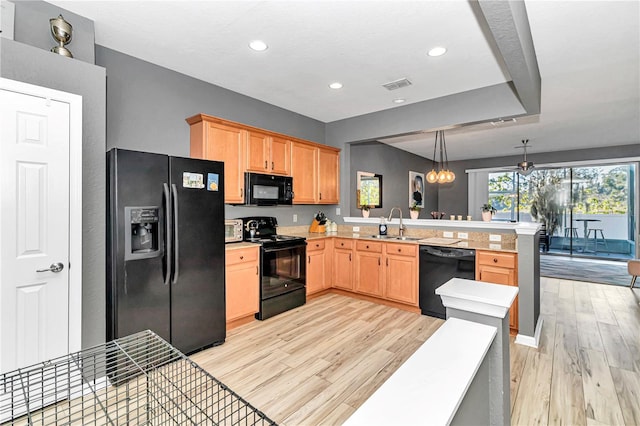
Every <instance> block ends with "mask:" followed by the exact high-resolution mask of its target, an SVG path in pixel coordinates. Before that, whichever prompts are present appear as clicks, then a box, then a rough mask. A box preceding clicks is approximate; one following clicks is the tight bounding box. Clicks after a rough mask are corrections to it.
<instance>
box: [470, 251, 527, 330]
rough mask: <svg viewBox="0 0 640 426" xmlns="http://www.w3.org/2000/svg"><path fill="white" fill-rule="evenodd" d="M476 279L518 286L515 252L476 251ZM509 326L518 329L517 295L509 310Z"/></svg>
mask: <svg viewBox="0 0 640 426" xmlns="http://www.w3.org/2000/svg"><path fill="white" fill-rule="evenodd" d="M476 280H477V281H484V282H488V283H495V284H503V285H510V286H515V287H517V286H518V257H517V255H516V254H515V253H497V252H491V251H481V250H477V251H476ZM509 328H510V329H511V332H512V333H515V332H517V331H518V297H517V296H516V299H515V300H514V301H513V304H512V305H511V309H510V310H509Z"/></svg>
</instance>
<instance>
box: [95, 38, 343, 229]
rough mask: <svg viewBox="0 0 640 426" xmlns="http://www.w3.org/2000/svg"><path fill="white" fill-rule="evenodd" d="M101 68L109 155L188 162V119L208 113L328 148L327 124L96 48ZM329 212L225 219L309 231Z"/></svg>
mask: <svg viewBox="0 0 640 426" xmlns="http://www.w3.org/2000/svg"><path fill="white" fill-rule="evenodd" d="M96 63H98V64H99V65H101V66H103V67H105V68H106V69H107V149H111V148H114V147H117V148H125V149H133V150H139V151H150V152H157V153H162V154H168V155H177V156H184V157H188V156H189V125H188V124H187V122H186V121H185V119H186V118H187V117H191V116H193V115H195V114H199V113H205V114H208V115H213V116H216V117H221V118H225V119H228V120H232V121H236V122H239V123H243V124H247V125H251V126H256V127H259V128H263V129H267V130H272V131H275V132H280V133H284V134H286V135H289V136H294V137H298V138H302V139H306V140H311V141H315V142H320V143H323V142H324V138H325V135H324V128H325V125H324V123H322V122H320V121H317V120H313V119H310V118H308V117H305V116H302V115H300V114H296V113H293V112H291V111H287V110H285V109H282V108H278V107H275V106H273V105H270V104H267V103H265V102H261V101H259V100H256V99H253V98H250V97H247V96H244V95H240V94H238V93H235V92H232V91H230V90H227V89H223V88H221V87H218V86H214V85H211V84H208V83H205V82H203V81H201V80H197V79H194V78H191V77H188V76H186V75H184V74H180V73H177V72H174V71H171V70H168V69H166V68H162V67H159V66H157V65H153V64H151V63H149V62H145V61H142V60H140V59H137V58H134V57H132V56H128V55H125V54H123V53H120V52H117V51H114V50H111V49H108V48H105V47H102V46H96ZM318 210H324V212H325V213H326V214H327V216H328V217H329V218H331V219H334V218H335V209H334V208H332V207H329V206H324V207H322V206H294V207H276V208H269V207H259V208H258V207H237V206H226V208H225V216H226V217H227V218H235V217H242V216H250V215H271V216H275V217H277V218H278V222H279V223H280V225H293V224H294V223H293V215H294V214H296V215H298V222H297V223H296V224H298V225H309V224H310V223H311V220H312V218H313V213H314V212H316V211H318Z"/></svg>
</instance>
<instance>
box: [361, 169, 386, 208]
mask: <svg viewBox="0 0 640 426" xmlns="http://www.w3.org/2000/svg"><path fill="white" fill-rule="evenodd" d="M356 178H357V181H356V199H357V201H358V208H361V207H362V206H370V207H371V208H382V175H378V174H375V173H371V172H356Z"/></svg>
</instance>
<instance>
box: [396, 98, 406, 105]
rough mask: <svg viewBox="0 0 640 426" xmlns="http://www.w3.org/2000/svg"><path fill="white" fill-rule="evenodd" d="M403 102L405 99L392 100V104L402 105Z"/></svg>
mask: <svg viewBox="0 0 640 426" xmlns="http://www.w3.org/2000/svg"><path fill="white" fill-rule="evenodd" d="M405 101H406V99H402V98H398V99H394V100H393V103H394V104H401V103H403V102H405Z"/></svg>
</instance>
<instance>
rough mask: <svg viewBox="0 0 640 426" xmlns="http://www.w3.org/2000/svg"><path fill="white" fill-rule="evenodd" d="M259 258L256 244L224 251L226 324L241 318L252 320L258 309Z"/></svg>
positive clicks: (258, 249)
mask: <svg viewBox="0 0 640 426" xmlns="http://www.w3.org/2000/svg"><path fill="white" fill-rule="evenodd" d="M259 258H260V247H259V246H258V245H256V246H255V247H247V248H242V249H231V250H227V251H226V252H225V268H226V269H225V273H226V284H225V290H226V311H227V314H226V319H227V324H229V323H230V322H233V321H237V320H240V319H242V318H247V319H248V320H252V319H253V316H254V314H255V313H256V312H258V311H259V310H260V263H259ZM228 328H229V327H228Z"/></svg>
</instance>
